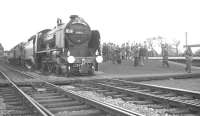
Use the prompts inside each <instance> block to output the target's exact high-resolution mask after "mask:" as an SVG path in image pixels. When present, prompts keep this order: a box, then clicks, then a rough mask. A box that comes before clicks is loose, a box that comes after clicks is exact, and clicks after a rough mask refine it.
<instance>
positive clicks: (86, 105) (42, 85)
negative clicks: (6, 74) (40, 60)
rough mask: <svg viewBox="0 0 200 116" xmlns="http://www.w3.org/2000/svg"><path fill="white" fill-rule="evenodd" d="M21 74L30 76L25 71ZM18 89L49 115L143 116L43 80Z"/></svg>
mask: <svg viewBox="0 0 200 116" xmlns="http://www.w3.org/2000/svg"><path fill="white" fill-rule="evenodd" d="M17 72H18V73H22V72H20V71H17V70H15V72H14V73H17ZM10 73H11V72H10ZM23 74H24V75H25V76H27V77H28V78H29V77H30V75H28V74H26V73H23ZM31 77H33V76H31ZM20 89H21V90H22V91H23V92H24V93H25V94H27V96H29V98H31V100H32V101H33V102H34V103H35V104H36V105H37V106H38V107H39V108H41V109H42V111H44V112H45V113H46V114H48V115H50V116H53V115H55V116H66V115H67V116H143V115H142V114H138V113H136V112H133V111H130V110H127V109H124V108H121V107H118V106H114V105H112V104H108V103H104V102H101V101H98V100H95V99H92V98H87V97H86V96H84V95H82V94H80V93H77V92H75V91H71V90H64V89H62V88H60V87H59V86H56V85H53V84H51V83H48V82H46V81H43V80H41V82H37V83H34V82H33V83H32V84H31V86H26V87H25V86H23V87H20Z"/></svg>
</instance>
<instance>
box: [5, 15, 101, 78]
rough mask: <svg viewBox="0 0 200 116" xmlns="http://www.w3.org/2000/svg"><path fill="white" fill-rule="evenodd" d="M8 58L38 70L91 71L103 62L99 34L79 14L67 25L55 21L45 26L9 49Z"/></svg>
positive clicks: (73, 16) (89, 72) (60, 71)
mask: <svg viewBox="0 0 200 116" xmlns="http://www.w3.org/2000/svg"><path fill="white" fill-rule="evenodd" d="M9 61H10V62H11V63H15V64H19V65H22V66H25V67H27V68H29V69H30V68H31V69H38V70H41V71H42V72H53V73H56V74H66V75H67V76H69V75H71V74H94V71H95V70H98V63H101V62H102V61H103V58H102V56H101V51H100V34H99V32H98V31H97V30H91V29H90V26H89V25H88V24H87V23H86V22H85V21H84V20H83V19H82V18H80V17H79V16H77V15H71V16H70V21H69V22H68V23H67V24H64V23H62V21H61V19H58V20H57V26H56V27H55V28H54V29H45V30H42V31H40V32H38V33H37V34H35V35H33V36H32V37H31V38H30V39H28V41H27V42H25V43H20V44H18V45H17V46H15V47H14V48H13V49H11V51H10V57H9Z"/></svg>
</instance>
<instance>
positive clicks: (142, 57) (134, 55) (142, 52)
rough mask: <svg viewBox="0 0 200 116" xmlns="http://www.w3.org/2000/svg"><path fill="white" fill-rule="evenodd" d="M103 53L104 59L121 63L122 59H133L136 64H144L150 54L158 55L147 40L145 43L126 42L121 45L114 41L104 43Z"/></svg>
mask: <svg viewBox="0 0 200 116" xmlns="http://www.w3.org/2000/svg"><path fill="white" fill-rule="evenodd" d="M102 53H103V57H104V61H112V62H113V63H118V64H120V63H121V61H122V60H132V61H134V66H138V65H142V66H143V65H144V63H145V61H146V59H148V56H158V54H157V52H156V51H155V50H154V49H150V48H149V47H148V46H147V44H146V43H145V42H144V43H143V44H141V43H132V44H130V43H129V42H126V43H124V44H122V45H121V46H119V45H116V44H114V43H104V44H103V48H102Z"/></svg>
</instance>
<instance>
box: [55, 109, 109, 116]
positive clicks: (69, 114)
mask: <svg viewBox="0 0 200 116" xmlns="http://www.w3.org/2000/svg"><path fill="white" fill-rule="evenodd" d="M57 114H61V115H62V114H64V115H66V116H105V113H104V112H102V111H100V110H93V109H92V110H91V109H90V110H80V111H64V112H59V113H57Z"/></svg>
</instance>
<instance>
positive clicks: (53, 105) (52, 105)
mask: <svg viewBox="0 0 200 116" xmlns="http://www.w3.org/2000/svg"><path fill="white" fill-rule="evenodd" d="M81 104H82V103H80V102H78V101H70V102H58V103H46V104H42V105H43V106H44V107H47V108H53V107H68V106H78V105H81Z"/></svg>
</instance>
